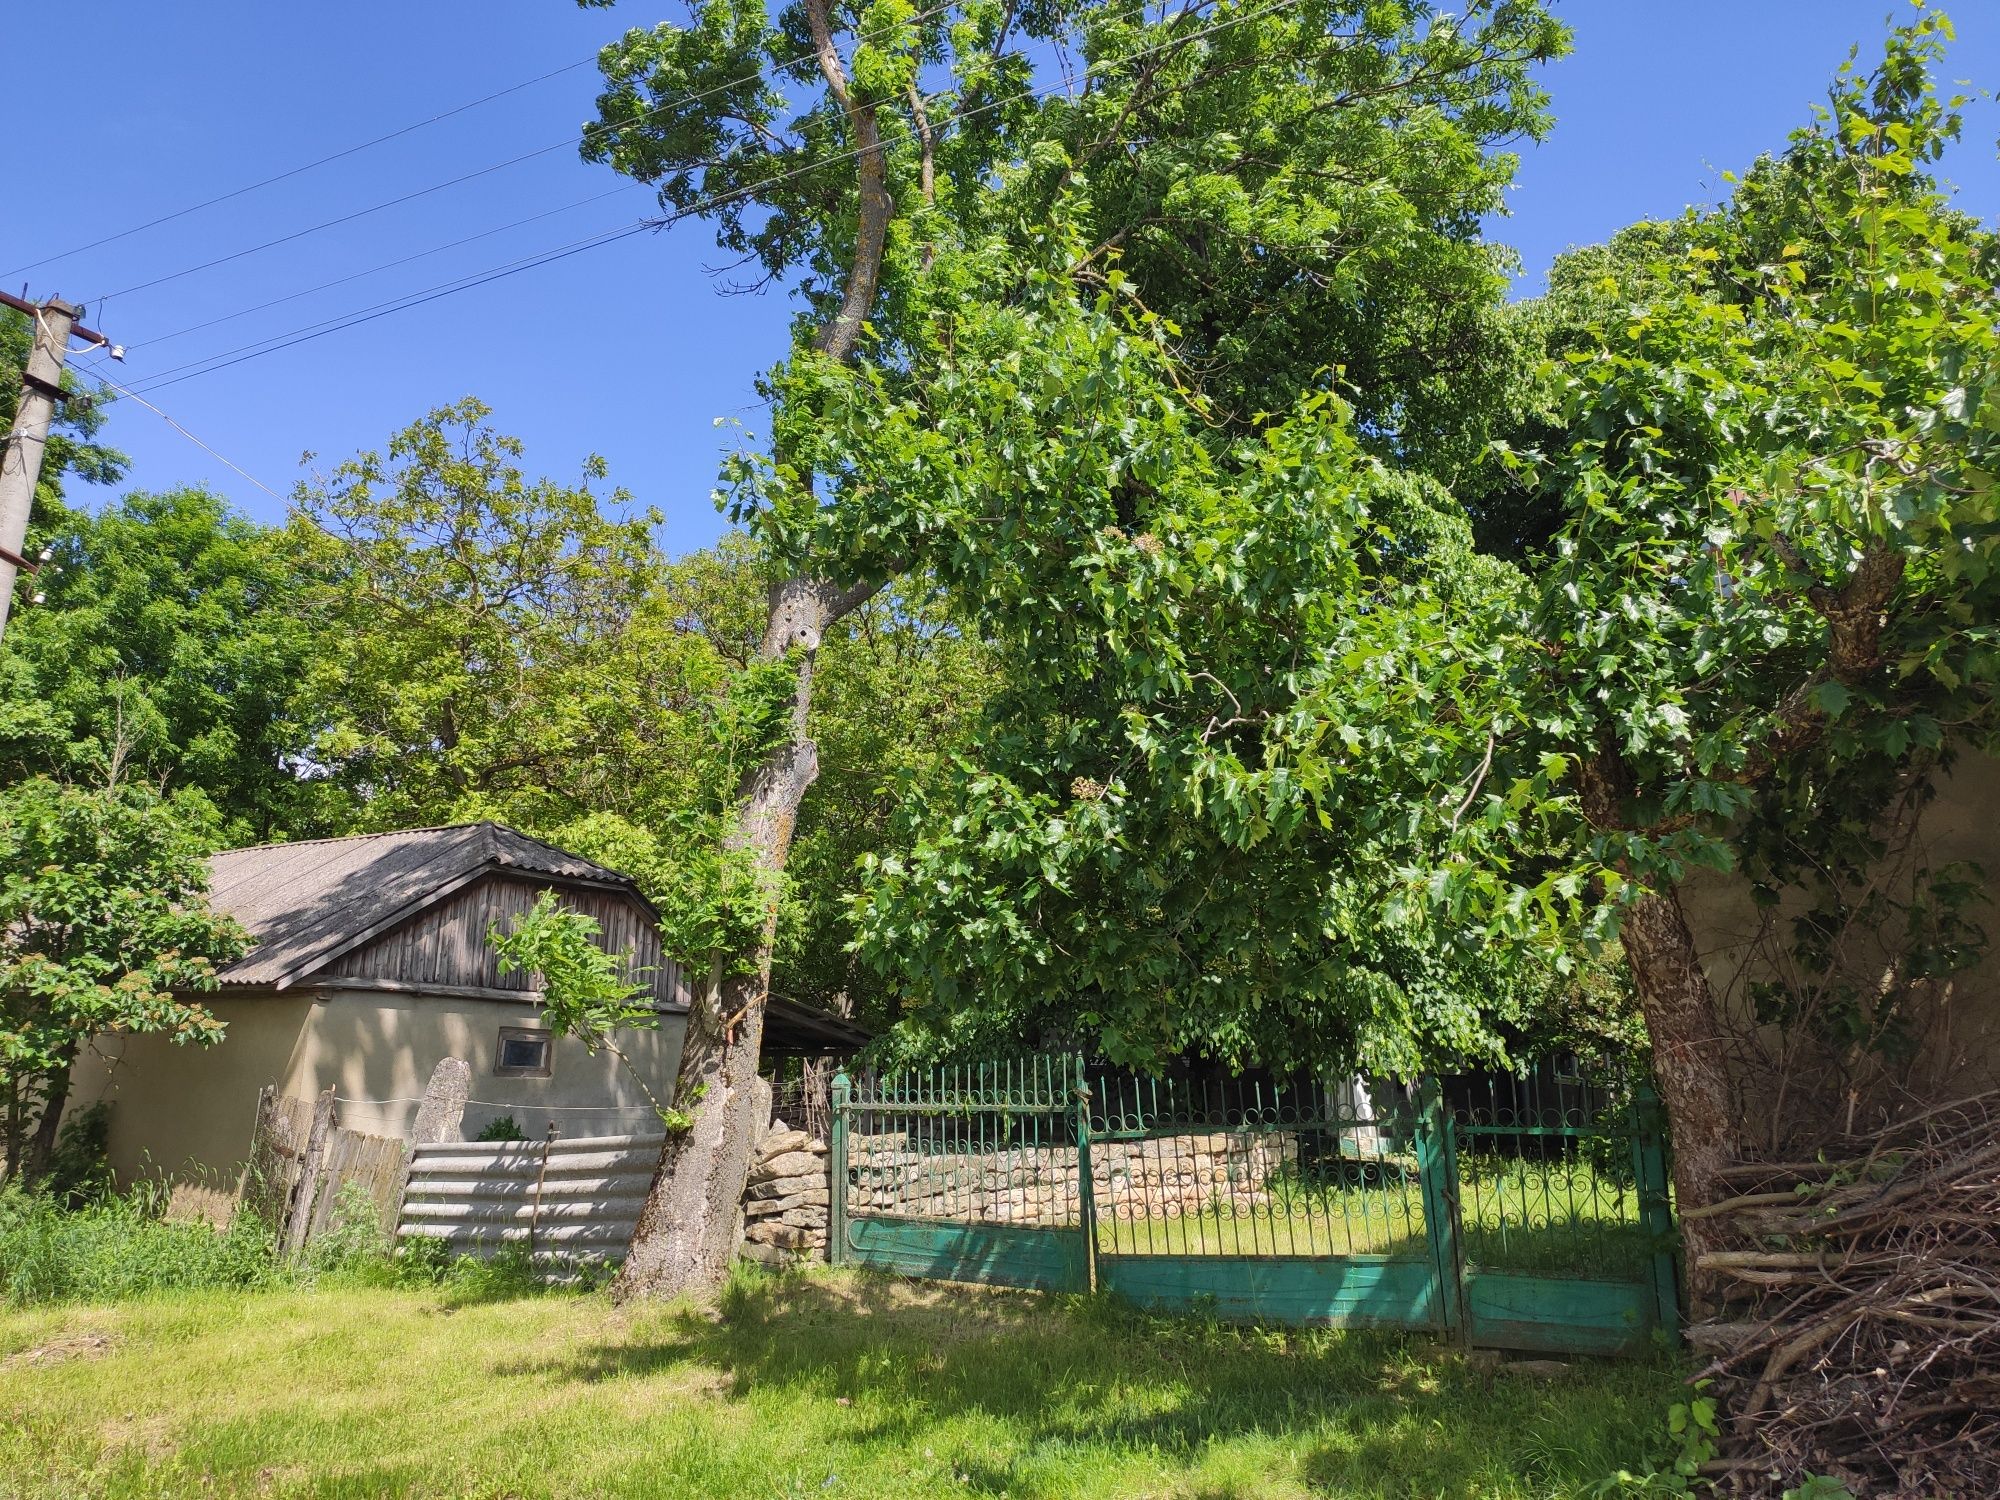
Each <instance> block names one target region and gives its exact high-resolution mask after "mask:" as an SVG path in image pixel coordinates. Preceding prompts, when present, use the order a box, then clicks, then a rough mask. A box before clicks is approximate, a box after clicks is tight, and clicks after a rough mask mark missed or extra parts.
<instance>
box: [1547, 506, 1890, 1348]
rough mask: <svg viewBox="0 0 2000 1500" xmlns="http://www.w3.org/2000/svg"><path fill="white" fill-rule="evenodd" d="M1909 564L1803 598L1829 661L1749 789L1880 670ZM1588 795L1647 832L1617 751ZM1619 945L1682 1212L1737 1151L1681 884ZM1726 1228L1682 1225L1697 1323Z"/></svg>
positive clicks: (1859, 570) (1648, 906)
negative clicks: (1835, 689)
mask: <svg viewBox="0 0 2000 1500" xmlns="http://www.w3.org/2000/svg"><path fill="white" fill-rule="evenodd" d="M1779 545H1780V550H1781V551H1783V552H1785V553H1786V554H1787V556H1788V560H1789V561H1791V562H1792V563H1793V565H1794V566H1796V567H1798V568H1800V569H1801V570H1803V569H1804V563H1803V562H1802V561H1798V560H1797V558H1796V553H1795V552H1794V551H1793V550H1792V549H1791V547H1790V544H1789V543H1788V542H1786V541H1785V540H1784V539H1783V538H1780V540H1779ZM1904 561H1905V560H1904V558H1903V555H1902V554H1901V553H1900V552H1896V551H1894V550H1892V549H1890V548H1889V547H1887V546H1882V545H1877V546H1874V547H1871V548H1869V549H1868V550H1867V551H1865V552H1864V553H1863V554H1862V555H1861V557H1860V558H1859V560H1858V561H1857V563H1856V564H1855V566H1854V568H1853V570H1852V572H1851V573H1850V574H1849V576H1848V578H1847V580H1846V581H1845V583H1844V584H1843V585H1842V586H1841V587H1840V588H1838V589H1834V588H1827V587H1823V586H1822V587H1815V588H1813V589H1810V590H1809V591H1808V593H1807V598H1808V600H1809V602H1810V603H1811V605H1812V607H1813V609H1814V611H1815V612H1816V613H1817V614H1818V615H1819V616H1820V617H1821V619H1823V620H1824V621H1825V622H1826V626H1827V643H1826V654H1825V659H1824V663H1823V665H1822V666H1821V667H1820V668H1819V670H1817V671H1815V672H1813V673H1812V674H1811V675H1810V676H1808V677H1807V678H1805V679H1804V680H1803V681H1802V682H1800V683H1799V685H1798V686H1797V687H1796V688H1795V689H1794V690H1793V691H1792V692H1791V693H1789V694H1787V695H1786V697H1785V699H1784V701H1783V702H1781V703H1780V704H1779V705H1778V706H1777V711H1776V713H1775V714H1774V716H1773V723H1772V727H1771V730H1770V733H1769V735H1768V737H1767V738H1766V739H1765V740H1764V742H1763V743H1762V744H1760V745H1758V746H1756V747H1754V748H1753V750H1752V753H1751V754H1750V755H1749V757H1748V759H1747V762H1746V764H1745V767H1744V769H1743V770H1742V772H1741V773H1740V776H1741V779H1742V780H1744V781H1746V782H1751V781H1758V780H1761V779H1763V778H1764V777H1766V776H1768V775H1770V774H1771V773H1772V772H1773V771H1774V770H1775V769H1776V767H1777V765H1778V763H1779V762H1780V761H1782V760H1783V758H1784V757H1785V756H1787V755H1790V754H1793V753H1795V752H1796V751H1799V750H1801V749H1803V748H1805V747H1806V746H1808V745H1810V744H1811V743H1812V742H1813V741H1814V740H1815V739H1817V738H1818V736H1819V735H1820V734H1821V733H1822V732H1823V730H1824V729H1825V726H1826V716H1825V713H1824V711H1823V710H1822V709H1821V708H1820V706H1819V700H1818V698H1817V696H1816V694H1815V691H1814V690H1815V689H1816V688H1818V687H1819V685H1820V684H1821V683H1824V682H1828V681H1833V682H1841V683H1845V684H1848V685H1850V686H1852V685H1855V684H1858V683H1860V682H1862V681H1863V680H1864V679H1866V678H1867V677H1868V676H1869V675H1870V674H1871V673H1873V672H1875V671H1877V670H1878V669H1879V668H1880V667H1881V665H1882V645H1881V638H1882V630H1883V626H1884V624H1885V621H1886V615H1885V611H1886V610H1887V609H1888V608H1889V606H1890V602H1891V601H1892V599H1893V598H1894V596H1895V593H1896V590H1897V588H1898V587H1899V586H1900V585H1901V583H1902V580H1903V575H1904ZM1581 792H1582V802H1583V812H1584V816H1585V817H1586V818H1587V819H1588V820H1589V821H1590V823H1591V825H1592V826H1593V827H1596V828H1600V829H1607V830H1609V829H1633V828H1637V827H1640V825H1638V824H1635V823H1634V822H1633V821H1632V820H1631V816H1630V804H1631V798H1632V783H1631V774H1630V768H1629V767H1628V766H1627V765H1626V764H1625V761H1624V759H1623V757H1622V756H1620V755H1619V754H1618V752H1617V750H1616V749H1615V748H1612V747H1610V746H1608V745H1606V746H1600V747H1599V750H1598V753H1597V754H1596V755H1595V756H1594V757H1589V758H1586V760H1585V762H1584V764H1583V767H1582V778H1581ZM1641 831H1645V830H1644V829H1641ZM1625 873H1627V874H1628V875H1629V874H1631V872H1630V871H1629V870H1628V871H1626V872H1625ZM1621 941H1622V944H1623V947H1624V950H1625V957H1626V959H1627V961H1628V962H1629V963H1630V964H1631V966H1632V979H1633V983H1634V985H1635V987H1636V988H1637V989H1638V992H1639V1006H1640V1010H1641V1012H1642V1013H1643V1014H1644V1016H1645V1020H1646V1035H1647V1038H1648V1040H1649V1042H1650V1043H1651V1048H1652V1059H1653V1074H1654V1081H1655V1083H1656V1084H1657V1086H1658V1088H1659V1091H1660V1101H1661V1103H1662V1104H1664V1105H1665V1106H1666V1111H1667V1124H1668V1128H1669V1132H1670V1134H1671V1137H1672V1140H1673V1175H1674V1194H1675V1198H1676V1200H1677V1201H1678V1204H1679V1206H1680V1208H1681V1210H1682V1211H1683V1213H1685V1212H1686V1211H1687V1210H1688V1209H1691V1208H1698V1207H1700V1206H1702V1205H1704V1204H1707V1203H1710V1202H1712V1201H1714V1200H1715V1199H1716V1198H1717V1197H1718V1196H1719V1195H1720V1193H1721V1192H1722V1190H1723V1188H1722V1185H1723V1184H1724V1182H1725V1181H1726V1179H1725V1177H1724V1175H1723V1169H1724V1168H1725V1167H1727V1166H1729V1165H1731V1164H1732V1163H1733V1162H1734V1161H1736V1160H1737V1159H1738V1158H1739V1156H1740V1155H1741V1152H1742V1138H1741V1131H1740V1130H1739V1128H1738V1120H1737V1118H1736V1109H1735V1101H1734V1096H1733V1094H1732V1091H1731V1082H1730V1070H1729V1053H1728V1048H1727V1046H1726V1045H1725V1040H1724V1036H1723V1024H1722V1016H1721V1014H1720V1012H1719V1011H1718V1009H1717V1007H1716V1000H1715V991H1714V987H1713V986H1711V985H1710V984H1709V982H1708V973H1707V971H1706V970H1705V969H1704V968H1703V967H1702V963H1701V954H1700V951H1699V950H1698V949H1697V948H1696V946H1695V941H1694V933H1693V931H1692V930H1691V929H1690V928H1689V926H1688V920H1687V914H1686V912H1685V911H1684V910H1683V909H1682V907H1681V900H1680V891H1679V888H1678V887H1677V886H1675V885H1666V884H1662V885H1656V886H1655V887H1653V888H1652V889H1649V890H1648V891H1647V892H1646V894H1645V895H1643V896H1641V897H1640V898H1639V899H1638V900H1637V901H1636V902H1634V903H1633V905H1632V906H1631V907H1629V908H1628V909H1627V911H1626V913H1625V919H1624V925H1623V927H1622V929H1621ZM1721 1223H1722V1221H1721V1220H1719V1219H1683V1221H1682V1226H1681V1248H1682V1254H1683V1257H1684V1261H1685V1266H1686V1280H1687V1288H1688V1295H1689V1300H1690V1302H1691V1303H1692V1304H1693V1307H1692V1310H1693V1311H1694V1312H1695V1313H1696V1315H1698V1316H1699V1315H1703V1314H1705V1313H1707V1312H1709V1311H1711V1310H1712V1308H1711V1306H1710V1304H1711V1303H1712V1302H1713V1300H1714V1294H1715V1291H1716V1284H1715V1280H1714V1278H1713V1276H1711V1275H1709V1274H1707V1273H1705V1272H1703V1270H1702V1269H1701V1257H1702V1255H1703V1254H1704V1253H1706V1252H1707V1251H1709V1250H1712V1249H1716V1248H1719V1247H1720V1242H1721V1236H1722V1229H1721Z"/></svg>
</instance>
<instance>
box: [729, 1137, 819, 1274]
mask: <svg viewBox="0 0 2000 1500" xmlns="http://www.w3.org/2000/svg"><path fill="white" fill-rule="evenodd" d="M831 1198H832V1194H831V1192H830V1191H829V1187H828V1177H827V1156H826V1142H825V1141H816V1140H814V1139H813V1138H812V1137H811V1136H809V1135H807V1134H806V1133H805V1132H804V1131H803V1130H794V1129H792V1128H791V1127H789V1126H787V1125H786V1124H785V1123H784V1122H783V1121H774V1122H773V1123H772V1125H771V1128H770V1129H769V1130H768V1131H766V1132H765V1133H764V1136H763V1139H761V1140H760V1141H758V1143H757V1154H756V1157H755V1159H754V1160H753V1161H752V1162H751V1164H750V1178H749V1183H748V1185H747V1186H746V1187H745V1188H744V1190H743V1256H744V1258H745V1259H746V1260H754V1261H757V1262H759V1263H760V1264H762V1265H767V1266H786V1265H791V1264H793V1263H795V1262H797V1261H798V1260H800V1259H802V1258H811V1259H815V1260H824V1259H825V1258H826V1218H827V1207H828V1204H829V1202H830V1201H831Z"/></svg>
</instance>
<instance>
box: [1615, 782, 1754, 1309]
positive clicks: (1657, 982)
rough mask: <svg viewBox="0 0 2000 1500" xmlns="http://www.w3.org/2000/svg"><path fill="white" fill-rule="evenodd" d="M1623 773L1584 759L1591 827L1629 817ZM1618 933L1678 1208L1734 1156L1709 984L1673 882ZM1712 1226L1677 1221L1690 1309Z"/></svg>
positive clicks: (1620, 824) (1699, 1289)
mask: <svg viewBox="0 0 2000 1500" xmlns="http://www.w3.org/2000/svg"><path fill="white" fill-rule="evenodd" d="M1630 781H1631V778H1630V775H1629V772H1628V769H1627V767H1626V765H1625V762H1624V759H1623V757H1622V756H1620V755H1619V754H1618V752H1617V751H1616V750H1615V749H1612V748H1610V747H1608V746H1607V747H1601V748H1600V749H1599V751H1598V753H1597V755H1596V756H1595V757H1593V758H1590V759H1587V760H1586V761H1585V762H1584V764H1583V767H1582V776H1581V783H1580V789H1581V791H1582V799H1583V813H1584V816H1585V817H1586V818H1587V819H1589V821H1590V823H1591V825H1592V826H1593V827H1595V828H1600V829H1606V830H1610V829H1623V828H1629V827H1630V826H1631V824H1630V822H1629V821H1628V799H1629V797H1630V793H1631V785H1630ZM1624 873H1626V874H1627V875H1630V874H1631V873H1632V872H1631V871H1629V870H1627V871H1625V872H1624ZM1619 937H1620V941H1621V943H1622V944H1623V946H1624V949H1625V958H1626V961H1627V962H1629V963H1630V964H1631V966H1632V982H1633V985H1634V987H1635V988H1636V989H1637V990H1638V992H1639V1008H1640V1011H1641V1012H1642V1014H1643V1015H1644V1016H1645V1019H1646V1037H1647V1040H1648V1041H1649V1042H1650V1043H1651V1047H1652V1057H1653V1078H1654V1083H1655V1085H1656V1086H1657V1088H1658V1089H1659V1091H1660V1102H1661V1104H1662V1105H1664V1106H1665V1108H1666V1112H1667V1125H1668V1130H1669V1133H1670V1134H1671V1136H1672V1139H1673V1173H1674V1196H1675V1198H1676V1200H1677V1201H1678V1203H1679V1204H1680V1206H1681V1208H1682V1209H1683V1210H1686V1209H1688V1208H1692V1207H1695V1206H1697V1205H1699V1204H1702V1203H1706V1202H1708V1201H1709V1200H1710V1199H1711V1198H1712V1197H1714V1196H1715V1193H1716V1185H1717V1184H1718V1183H1720V1182H1722V1181H1723V1180H1724V1179H1723V1176H1722V1169H1723V1168H1724V1167H1726V1166H1728V1165H1729V1164H1730V1163H1731V1162H1732V1161H1734V1160H1735V1159H1736V1156H1737V1152H1738V1145H1739V1143H1738V1140H1737V1131H1736V1122H1735V1119H1734V1111H1733V1110H1732V1107H1731V1103H1730V1093H1729V1058H1728V1053H1727V1052H1726V1050H1725V1049H1724V1047H1723V1044H1722V1033H1721V1027H1720V1025H1719V1024H1718V1020H1717V1015H1716V1009H1715V992H1714V989H1713V987H1712V986H1711V985H1710V984H1709V982H1708V972H1707V971H1706V970H1705V969H1703V968H1702V966H1701V954H1700V952H1699V950H1698V949H1697V948H1696V947H1695V942H1694V933H1693V932H1692V931H1691V930H1690V929H1689V927H1688V922H1687V914H1686V912H1684V911H1683V910H1682V909H1681V901H1680V893H1679V891H1678V889H1677V888H1675V887H1674V886H1671V885H1669V886H1666V887H1664V888H1661V889H1653V890H1648V891H1647V892H1646V893H1645V894H1644V895H1642V896H1640V897H1639V899H1638V900H1637V901H1635V902H1634V903H1633V904H1632V905H1631V906H1630V907H1628V908H1627V909H1626V912H1625V920H1624V925H1623V926H1622V928H1621V929H1620V933H1619ZM1712 1233H1714V1226H1713V1224H1712V1223H1711V1222H1710V1221H1707V1220H1700V1219H1697V1220H1692V1221H1687V1222H1685V1223H1684V1224H1683V1226H1682V1249H1683V1252H1684V1255H1685V1257H1686V1266H1687V1280H1688V1291H1689V1295H1690V1301H1691V1302H1693V1303H1695V1304H1696V1310H1697V1311H1698V1310H1699V1306H1700V1304H1701V1303H1702V1302H1703V1301H1704V1300H1705V1299H1706V1298H1707V1296H1708V1293H1709V1286H1708V1282H1707V1279H1706V1278H1704V1277H1701V1276H1698V1275H1697V1274H1696V1262H1697V1261H1698V1260H1699V1258H1700V1255H1701V1252H1702V1250H1703V1249H1704V1248H1707V1245H1706V1240H1705V1237H1706V1236H1708V1235H1710V1234H1712Z"/></svg>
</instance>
